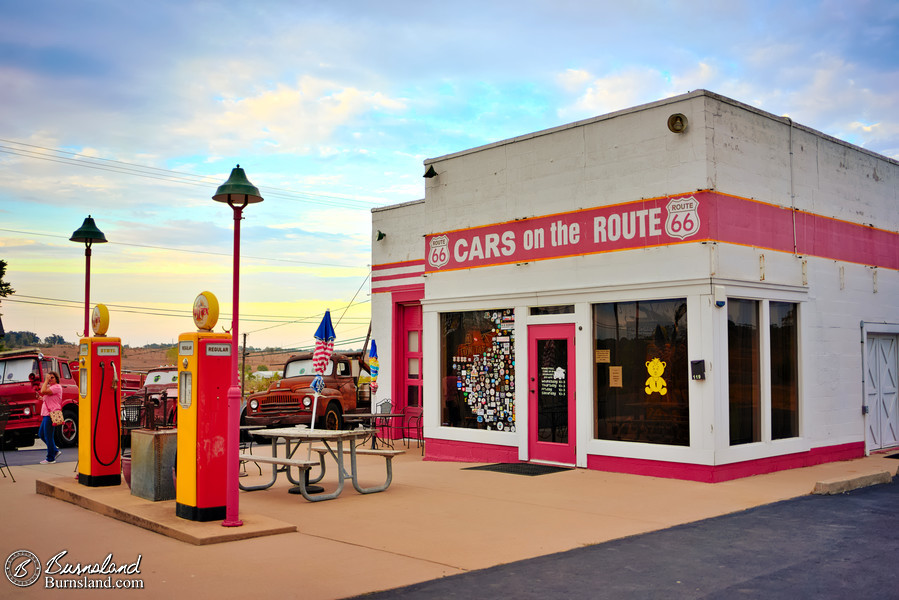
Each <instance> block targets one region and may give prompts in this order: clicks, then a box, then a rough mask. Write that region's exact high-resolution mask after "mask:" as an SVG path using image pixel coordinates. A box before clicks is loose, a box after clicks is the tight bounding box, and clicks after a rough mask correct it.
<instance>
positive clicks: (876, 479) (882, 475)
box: [812, 471, 893, 495]
mask: <svg viewBox="0 0 899 600" xmlns="http://www.w3.org/2000/svg"><path fill="white" fill-rule="evenodd" d="M891 481H893V476H892V475H891V474H890V473H889V471H880V472H878V473H871V474H868V475H860V476H858V477H853V478H852V479H844V478H836V479H828V480H826V481H819V482H818V483H816V484H815V489H814V490H812V493H813V494H821V495H833V494H842V493H844V492H848V491H851V490H857V489H858V488H863V487H868V486H871V485H879V484H881V483H890V482H891Z"/></svg>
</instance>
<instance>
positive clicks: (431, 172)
mask: <svg viewBox="0 0 899 600" xmlns="http://www.w3.org/2000/svg"><path fill="white" fill-rule="evenodd" d="M436 176H437V171H435V170H434V165H428V170H427V171H425V174H424V175H422V177H426V178H428V179H430V178H431V177H436Z"/></svg>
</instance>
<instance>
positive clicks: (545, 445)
mask: <svg viewBox="0 0 899 600" xmlns="http://www.w3.org/2000/svg"><path fill="white" fill-rule="evenodd" d="M528 365H529V366H528V423H529V424H528V449H529V456H530V458H531V460H534V461H545V462H553V463H559V464H565V465H573V464H575V462H576V454H575V450H576V448H575V441H576V434H575V433H576V428H575V405H574V390H575V387H574V325H572V324H563V325H531V326H529V327H528Z"/></svg>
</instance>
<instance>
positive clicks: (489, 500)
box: [0, 449, 899, 600]
mask: <svg viewBox="0 0 899 600" xmlns="http://www.w3.org/2000/svg"><path fill="white" fill-rule="evenodd" d="M360 464H361V469H363V472H364V473H371V475H370V480H368V481H363V482H362V483H363V485H372V484H375V483H377V482H378V480H379V478H383V460H382V459H380V458H379V457H360ZM467 466H471V465H467V464H460V463H440V462H426V461H422V460H421V457H420V456H419V455H418V452H417V450H415V449H413V450H412V451H410V452H408V453H406V454H405V455H403V456H401V457H399V458H397V459H395V460H394V483H393V485H392V486H391V487H390V489H388V490H387V491H386V492H383V493H379V494H371V495H366V496H363V495H360V494H357V493H356V492H355V491H354V490H353V489H352V487H350V486H347V488H346V489H345V490H344V493H343V495H342V496H341V497H340V498H338V499H337V500H334V501H330V502H322V503H317V504H311V503H308V502H306V501H305V500H303V499H302V497H300V496H296V495H291V494H288V493H287V489H288V487H289V483H288V482H287V481H286V479H283V478H281V479H279V481H278V483H277V484H276V485H275V486H274V487H273V488H271V489H269V490H265V491H259V492H246V493H241V494H240V502H241V505H240V506H241V515H246V516H248V517H253V516H256V515H258V516H262V517H265V518H267V519H272V520H275V521H279V522H283V523H288V524H291V525H295V526H296V529H297V531H296V532H295V533H284V534H278V535H268V536H265V537H256V538H252V539H245V540H240V541H233V542H226V543H217V544H212V545H205V546H195V545H192V544H188V543H185V542H182V541H179V540H177V539H173V538H170V537H167V536H164V535H160V534H158V533H155V532H153V531H150V530H147V529H143V528H140V527H136V526H134V525H130V524H128V523H125V522H122V521H118V520H116V519H113V518H110V517H108V516H104V515H102V514H100V513H96V512H92V511H89V510H85V509H83V508H80V507H79V506H76V505H73V504H70V503H68V502H63V501H60V500H57V499H54V498H50V497H47V496H43V495H38V494H37V493H36V492H35V490H36V486H37V482H38V480H41V481H44V482H47V481H52V480H54V479H59V478H62V479H67V478H72V477H74V472H73V469H74V467H75V463H74V462H65V463H57V464H54V465H29V466H16V467H13V469H14V474H15V476H16V479H17V482H16V483H12V482H11V481H10V480H9V479H2V478H0V501H2V506H3V516H2V519H0V540H2V543H0V555H2V556H0V559H4V560H5V559H6V557H7V556H9V555H10V554H11V553H12V552H14V551H16V550H20V549H26V550H29V551H30V552H33V553H34V554H35V555H36V556H37V557H38V558H39V559H40V560H41V561H43V562H46V561H47V560H48V559H49V558H51V557H53V556H54V555H57V554H59V552H61V551H63V550H66V551H67V552H68V553H67V554H66V558H67V559H68V560H69V561H70V562H76V561H77V562H79V563H81V564H87V563H96V562H102V561H103V560H104V558H105V557H106V556H107V555H109V554H112V555H113V560H115V561H117V562H118V563H119V564H125V563H130V562H133V561H134V560H135V559H136V557H137V556H138V555H140V556H141V562H140V574H139V577H140V578H141V580H142V583H141V584H142V585H143V590H142V591H135V590H132V591H130V592H129V593H134V594H140V595H143V596H146V597H164V596H170V597H171V596H173V595H176V594H177V595H178V596H179V597H180V596H182V595H187V594H202V595H203V596H204V597H205V596H207V595H210V594H215V595H217V596H220V597H223V598H230V597H237V596H244V595H247V594H256V595H258V594H259V593H260V592H262V593H264V594H266V595H270V594H287V595H288V596H289V597H302V598H305V599H310V600H314V599H319V598H346V597H351V596H355V595H359V594H365V593H369V592H375V591H378V590H388V589H393V588H398V587H400V586H407V585H410V584H415V583H419V582H424V581H429V580H433V579H438V578H442V577H446V576H448V575H456V574H463V573H468V572H470V571H474V570H478V569H485V568H490V567H495V566H497V565H503V564H507V563H512V562H514V561H520V560H526V559H533V558H535V557H540V556H545V555H549V554H553V553H556V552H562V551H566V550H571V549H574V548H580V547H583V546H588V545H593V544H599V543H602V542H607V541H610V540H616V539H620V538H625V537H627V536H633V535H637V534H642V533H647V532H652V531H659V530H664V529H667V528H670V527H673V526H677V525H682V524H686V523H693V522H696V521H700V520H703V519H707V518H709V517H716V516H720V515H725V514H729V513H734V512H738V511H744V510H746V509H751V508H754V507H758V506H763V505H767V504H771V503H774V502H779V501H781V500H786V499H790V498H795V497H799V496H804V495H808V494H810V493H811V492H812V490H813V489H814V488H815V486H816V484H817V483H819V482H824V481H833V480H846V481H848V480H854V479H857V478H867V477H871V476H872V475H875V474H877V473H882V472H884V471H886V472H888V473H890V474H891V475H892V474H895V473H896V470H897V467H899V461H897V460H894V459H888V458H885V456H884V455H883V454H879V455H872V456H870V457H866V458H863V459H859V460H855V461H847V462H840V463H829V464H825V465H818V466H815V467H808V468H804V469H796V470H791V471H782V472H778V473H772V474H767V475H760V476H756V477H750V478H745V479H740V480H735V481H728V482H723V483H717V484H704V483H697V482H689V481H679V480H671V479H659V478H652V477H641V476H635V475H623V474H616V473H604V472H599V471H588V470H583V469H576V470H571V471H565V472H561V473H554V474H549V475H541V476H537V477H523V476H518V475H511V474H504V473H494V472H488V471H471V470H465V467H467ZM250 471H251V473H253V472H257V471H255V470H254V469H253V468H252V467H250ZM252 477H255V478H258V476H256V475H253V476H252ZM259 479H261V478H259ZM333 483H334V482H333V481H330V476H329V477H328V478H326V480H325V485H326V486H328V485H333ZM198 525H202V527H203V528H208V529H210V530H211V531H220V530H221V529H222V528H221V526H220V524H219V523H206V524H198ZM12 589H15V588H13V586H12V584H10V583H9V582H8V581H6V580H5V578H2V580H0V591H2V592H5V591H6V590H12ZM47 593H48V590H46V589H44V587H43V585H42V583H41V582H40V581H38V582H37V583H35V584H34V585H32V586H31V587H28V588H21V589H17V590H16V597H23V598H29V597H44V596H45V595H46V594H47ZM72 593H75V594H77V593H78V592H77V591H76V592H72ZM84 593H90V591H88V590H85V591H84Z"/></svg>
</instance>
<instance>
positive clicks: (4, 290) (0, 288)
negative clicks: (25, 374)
mask: <svg viewBox="0 0 899 600" xmlns="http://www.w3.org/2000/svg"><path fill="white" fill-rule="evenodd" d="M5 275H6V261H5V260H0V298H6V297H7V296H11V295H13V294H15V293H16V290H14V289H12V286H11V285H9V283H7V282H6V281H3V277H4V276H5ZM3 338H4V331H3V313H0V350H3V349H5V346H4V345H3V342H4V340H3Z"/></svg>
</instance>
